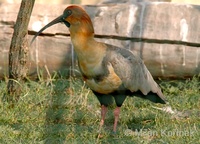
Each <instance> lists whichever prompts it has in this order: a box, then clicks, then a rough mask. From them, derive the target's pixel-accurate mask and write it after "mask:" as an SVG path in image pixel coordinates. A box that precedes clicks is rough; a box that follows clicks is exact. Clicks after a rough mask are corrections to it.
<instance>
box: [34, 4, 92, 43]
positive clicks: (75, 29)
mask: <svg viewBox="0 0 200 144" xmlns="http://www.w3.org/2000/svg"><path fill="white" fill-rule="evenodd" d="M62 22H63V23H64V24H65V25H66V26H67V27H68V28H69V31H70V34H71V35H73V33H83V34H86V35H91V34H92V35H93V34H94V29H93V25H92V21H91V19H90V17H89V15H88V14H87V13H86V11H85V10H84V9H82V8H81V7H79V6H76V5H72V6H69V7H67V8H66V9H65V10H64V12H63V14H62V15H61V16H59V17H57V18H55V19H54V20H52V21H51V22H50V23H48V24H47V25H45V26H44V27H43V28H42V29H41V30H40V31H39V32H37V33H36V34H35V36H34V37H33V39H32V41H31V43H32V42H33V41H34V40H35V38H36V37H37V36H38V35H40V33H42V32H43V31H44V30H45V29H47V28H48V27H50V26H52V25H55V24H57V23H62Z"/></svg>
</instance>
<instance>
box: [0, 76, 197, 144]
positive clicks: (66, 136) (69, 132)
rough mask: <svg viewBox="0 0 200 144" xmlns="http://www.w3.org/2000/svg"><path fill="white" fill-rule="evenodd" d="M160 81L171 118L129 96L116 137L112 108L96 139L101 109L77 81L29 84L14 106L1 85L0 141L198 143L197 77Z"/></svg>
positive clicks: (160, 106)
mask: <svg viewBox="0 0 200 144" xmlns="http://www.w3.org/2000/svg"><path fill="white" fill-rule="evenodd" d="M158 83H159V85H160V86H161V88H162V89H163V92H164V94H165V95H166V97H167V99H168V101H169V103H170V106H171V108H172V110H173V112H175V113H174V114H172V113H173V112H171V113H168V112H165V111H162V110H159V109H157V108H160V109H162V108H163V107H164V108H165V107H167V106H169V105H167V106H163V105H161V104H154V103H151V102H149V101H147V100H143V99H140V98H136V97H134V98H131V97H128V98H127V99H126V101H125V102H124V105H123V106H122V111H121V115H120V121H119V126H118V133H117V134H116V135H113V134H112V133H111V130H112V125H113V121H114V117H113V113H112V109H113V108H114V107H113V106H112V107H110V108H109V113H108V115H107V118H106V122H105V126H104V128H103V130H102V132H101V135H100V137H99V138H98V134H99V131H98V129H99V120H100V105H99V102H98V101H97V99H96V97H95V96H94V95H93V94H92V92H91V91H90V90H89V89H88V88H87V87H86V86H85V84H84V83H83V82H82V81H81V80H80V79H77V78H70V79H65V78H60V77H59V78H56V79H54V78H51V79H49V80H48V81H47V80H44V79H42V78H41V79H40V80H38V81H31V80H30V81H27V82H26V83H25V84H23V85H21V86H22V87H23V93H22V94H21V97H20V100H19V102H18V103H16V104H15V106H14V107H10V105H9V104H8V103H7V102H5V101H4V95H5V94H6V81H1V82H0V87H1V90H0V96H1V97H0V143H29V144H31V143H34V144H35V143H48V144H49V143H50V144H51V143H52V144H54V143H61V144H63V143H94V144H96V143H113V144H114V143H119V144H121V143H124V144H125V143H126V144H127V143H145V144H148V143H151V144H154V143H155V144H157V143H163V144H164V143H165V144H166V143H169V144H174V143H180V144H183V143H192V144H198V143H200V140H199V137H200V118H199V117H200V76H195V77H194V78H192V79H188V80H185V81H178V80H173V81H172V80H171V81H163V80H159V81H158ZM163 110H164V109H163Z"/></svg>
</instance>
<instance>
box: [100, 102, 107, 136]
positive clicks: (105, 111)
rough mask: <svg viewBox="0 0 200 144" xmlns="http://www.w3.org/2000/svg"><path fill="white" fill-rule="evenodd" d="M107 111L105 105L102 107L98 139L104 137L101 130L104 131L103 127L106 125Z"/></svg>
mask: <svg viewBox="0 0 200 144" xmlns="http://www.w3.org/2000/svg"><path fill="white" fill-rule="evenodd" d="M107 111H108V108H107V107H106V106H104V105H101V121H100V128H99V135H98V139H99V138H101V137H102V135H101V129H102V127H103V125H104V121H105V118H106V113H107Z"/></svg>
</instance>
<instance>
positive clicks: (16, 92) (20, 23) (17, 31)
mask: <svg viewBox="0 0 200 144" xmlns="http://www.w3.org/2000/svg"><path fill="white" fill-rule="evenodd" d="M34 3H35V0H22V2H21V6H20V10H19V13H18V16H17V21H16V24H15V26H14V33H13V37H12V41H11V45H10V52H9V81H8V85H7V91H8V95H7V96H6V97H7V98H6V99H7V101H9V102H14V101H17V100H18V99H19V96H20V94H21V92H22V89H21V84H22V83H23V82H24V78H25V77H26V73H27V67H26V62H27V55H28V40H27V29H28V24H29V20H30V16H31V12H32V9H33V6H34Z"/></svg>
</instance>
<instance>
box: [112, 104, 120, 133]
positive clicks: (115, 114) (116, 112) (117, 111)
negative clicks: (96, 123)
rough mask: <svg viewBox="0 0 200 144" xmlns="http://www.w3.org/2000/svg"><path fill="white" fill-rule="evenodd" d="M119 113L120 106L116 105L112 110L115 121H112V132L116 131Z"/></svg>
mask: <svg viewBox="0 0 200 144" xmlns="http://www.w3.org/2000/svg"><path fill="white" fill-rule="evenodd" d="M119 114H120V107H116V108H115V110H114V116H115V121H114V126H113V132H114V133H116V131H117V123H118V120H119Z"/></svg>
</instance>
